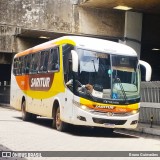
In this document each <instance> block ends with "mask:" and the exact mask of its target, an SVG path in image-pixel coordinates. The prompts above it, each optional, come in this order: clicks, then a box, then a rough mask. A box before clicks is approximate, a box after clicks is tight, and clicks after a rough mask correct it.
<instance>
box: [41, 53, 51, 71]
mask: <svg viewBox="0 0 160 160" xmlns="http://www.w3.org/2000/svg"><path fill="white" fill-rule="evenodd" d="M48 57H49V50H46V51H42V52H41V58H40V67H39V72H47V69H48Z"/></svg>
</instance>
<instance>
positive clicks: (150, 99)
mask: <svg viewBox="0 0 160 160" xmlns="http://www.w3.org/2000/svg"><path fill="white" fill-rule="evenodd" d="M139 121H140V122H142V123H151V122H152V123H153V124H160V81H154V82H142V83H141V108H140V116H139Z"/></svg>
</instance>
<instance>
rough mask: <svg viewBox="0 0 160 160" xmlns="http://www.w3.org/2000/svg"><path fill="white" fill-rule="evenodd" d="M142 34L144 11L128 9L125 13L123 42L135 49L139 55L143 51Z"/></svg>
mask: <svg viewBox="0 0 160 160" xmlns="http://www.w3.org/2000/svg"><path fill="white" fill-rule="evenodd" d="M141 34H142V13H137V12H130V11H127V12H126V13H125V27H124V42H123V43H125V44H126V45H128V46H130V47H132V48H133V49H135V51H136V52H137V54H138V56H139V57H140V51H141Z"/></svg>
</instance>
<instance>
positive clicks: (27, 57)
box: [25, 54, 32, 73]
mask: <svg viewBox="0 0 160 160" xmlns="http://www.w3.org/2000/svg"><path fill="white" fill-rule="evenodd" d="M31 58H32V55H31V54H29V55H27V56H26V68H25V72H26V73H29V70H30V65H31Z"/></svg>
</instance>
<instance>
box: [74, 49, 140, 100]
mask: <svg viewBox="0 0 160 160" xmlns="http://www.w3.org/2000/svg"><path fill="white" fill-rule="evenodd" d="M77 53H78V57H79V69H78V74H77V76H75V88H76V90H77V93H78V94H79V96H82V97H84V98H86V99H87V98H89V99H91V98H92V99H110V100H121V101H126V100H129V99H135V98H139V88H140V87H139V78H140V77H139V68H138V59H137V57H129V56H118V55H111V54H107V53H99V52H96V51H90V50H85V49H77Z"/></svg>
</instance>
